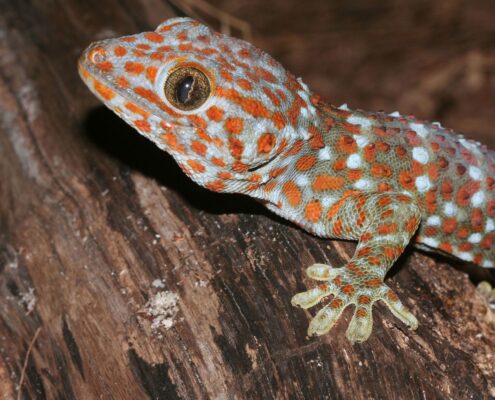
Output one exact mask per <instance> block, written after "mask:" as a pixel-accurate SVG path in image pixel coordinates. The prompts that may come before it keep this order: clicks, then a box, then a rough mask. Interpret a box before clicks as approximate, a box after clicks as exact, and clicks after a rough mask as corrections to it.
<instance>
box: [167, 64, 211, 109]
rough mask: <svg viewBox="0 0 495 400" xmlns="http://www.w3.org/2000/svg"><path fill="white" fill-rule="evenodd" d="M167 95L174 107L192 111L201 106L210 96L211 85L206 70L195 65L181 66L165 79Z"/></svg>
mask: <svg viewBox="0 0 495 400" xmlns="http://www.w3.org/2000/svg"><path fill="white" fill-rule="evenodd" d="M164 91H165V97H166V98H167V100H168V101H169V102H170V104H172V105H173V106H174V107H176V108H178V109H179V110H182V111H191V110H195V109H196V108H198V107H200V106H201V105H202V104H203V103H204V102H205V101H206V100H207V99H208V97H209V96H210V93H211V86H210V81H209V79H208V77H207V76H206V75H205V74H204V72H202V71H200V70H199V69H198V68H194V67H180V68H177V69H176V70H174V71H172V73H171V74H170V75H169V76H168V78H167V80H166V81H165V87H164Z"/></svg>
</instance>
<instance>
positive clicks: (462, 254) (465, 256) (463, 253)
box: [454, 251, 473, 261]
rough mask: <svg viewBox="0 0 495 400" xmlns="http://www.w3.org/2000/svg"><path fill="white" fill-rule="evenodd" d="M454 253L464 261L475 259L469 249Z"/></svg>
mask: <svg viewBox="0 0 495 400" xmlns="http://www.w3.org/2000/svg"><path fill="white" fill-rule="evenodd" d="M454 255H455V256H456V257H458V258H460V259H461V260H464V261H473V255H472V254H471V253H468V252H467V251H458V252H454Z"/></svg>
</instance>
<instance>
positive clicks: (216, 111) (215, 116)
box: [206, 106, 224, 122]
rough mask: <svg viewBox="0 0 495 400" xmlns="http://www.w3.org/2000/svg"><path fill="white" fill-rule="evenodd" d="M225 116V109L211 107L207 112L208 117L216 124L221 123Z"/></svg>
mask: <svg viewBox="0 0 495 400" xmlns="http://www.w3.org/2000/svg"><path fill="white" fill-rule="evenodd" d="M223 114H224V111H223V109H221V108H220V107H217V106H211V107H210V108H208V110H206V116H207V117H208V118H209V119H211V120H212V121H216V122H220V121H221V120H222V118H223Z"/></svg>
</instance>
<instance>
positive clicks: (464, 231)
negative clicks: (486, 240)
mask: <svg viewBox="0 0 495 400" xmlns="http://www.w3.org/2000/svg"><path fill="white" fill-rule="evenodd" d="M470 232H471V229H470V228H468V227H467V226H462V227H460V228H459V229H458V230H457V237H458V238H459V239H466V238H467V237H468V235H469V233H470Z"/></svg>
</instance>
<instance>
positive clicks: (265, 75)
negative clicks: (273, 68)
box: [255, 68, 277, 83]
mask: <svg viewBox="0 0 495 400" xmlns="http://www.w3.org/2000/svg"><path fill="white" fill-rule="evenodd" d="M255 71H256V74H258V76H260V77H261V79H263V80H265V81H267V82H270V83H276V82H277V78H275V76H274V75H273V74H272V73H271V72H270V71H268V70H267V69H265V68H256V69H255Z"/></svg>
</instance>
